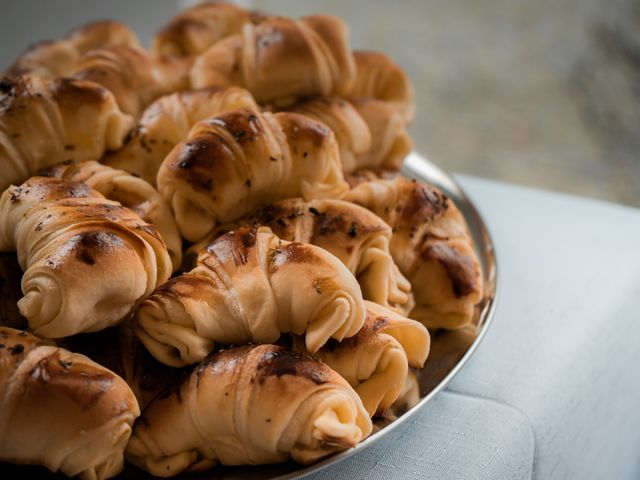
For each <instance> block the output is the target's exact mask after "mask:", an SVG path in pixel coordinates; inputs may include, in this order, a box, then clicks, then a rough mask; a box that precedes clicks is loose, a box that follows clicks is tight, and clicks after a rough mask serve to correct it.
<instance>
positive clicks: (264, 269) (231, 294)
mask: <svg viewBox="0 0 640 480" xmlns="http://www.w3.org/2000/svg"><path fill="white" fill-rule="evenodd" d="M364 320H365V305H364V300H363V299H362V293H361V291H360V286H359V285H358V282H357V281H356V279H355V278H354V277H353V275H351V273H350V272H349V270H347V268H346V267H345V266H344V265H343V264H342V263H341V262H340V260H338V259H337V258H336V257H334V256H333V255H331V254H330V253H329V252H327V251H325V250H323V249H321V248H319V247H315V246H313V245H307V244H303V243H296V242H293V243H291V242H287V241H284V240H281V239H280V238H278V237H277V236H275V235H274V234H273V233H272V232H271V230H270V229H269V228H267V227H260V228H254V227H244V228H241V229H238V230H235V231H233V232H229V233H227V234H225V235H223V236H222V237H220V238H218V239H217V240H216V241H214V242H213V243H212V244H211V245H210V246H209V247H208V248H207V249H206V250H204V251H203V252H202V253H200V255H199V256H198V262H197V266H196V267H195V268H194V269H193V270H191V271H190V272H188V273H185V274H184V275H181V276H179V277H175V278H172V279H171V280H169V281H168V282H167V283H165V284H164V285H162V286H160V288H158V289H157V290H156V291H155V292H154V293H153V294H152V295H151V296H150V297H149V298H147V299H146V300H145V301H144V302H142V304H141V305H140V307H139V308H138V310H137V311H136V314H135V317H134V331H135V333H136V335H137V336H138V338H139V339H140V340H141V341H142V343H144V345H145V347H147V349H148V350H149V352H151V354H152V355H153V356H154V357H155V358H156V359H158V360H159V361H160V362H162V363H164V364H166V365H169V366H174V367H180V366H184V365H188V364H193V363H197V362H199V361H201V360H202V359H203V358H204V357H205V356H206V355H207V354H208V353H209V352H211V351H212V350H213V348H214V346H215V344H216V343H220V344H224V345H232V344H235V345H242V344H245V343H248V342H261V343H269V342H274V341H276V340H277V339H278V338H279V337H280V335H281V333H283V332H291V333H294V334H297V335H303V334H304V336H305V344H306V347H307V349H308V351H310V352H311V353H314V352H316V351H317V350H318V349H319V348H320V347H321V346H322V345H324V344H325V343H326V342H327V341H328V340H329V338H335V339H336V340H342V339H343V338H346V337H349V336H352V335H355V334H356V333H357V332H358V330H360V328H361V327H362V324H363V323H364Z"/></svg>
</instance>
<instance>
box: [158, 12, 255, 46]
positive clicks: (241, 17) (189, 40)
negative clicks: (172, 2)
mask: <svg viewBox="0 0 640 480" xmlns="http://www.w3.org/2000/svg"><path fill="white" fill-rule="evenodd" d="M253 18H254V15H253V14H252V13H251V12H248V11H247V10H245V9H244V8H242V7H239V6H237V5H234V4H232V3H218V2H202V3H198V4H196V5H194V6H193V7H191V8H187V9H185V10H182V11H181V12H180V13H178V15H176V16H175V17H173V18H172V19H171V21H169V23H168V24H167V25H165V26H164V27H162V29H160V31H159V32H158V33H156V35H155V36H154V38H153V46H152V48H153V50H154V51H155V52H156V53H158V54H160V55H170V56H175V57H189V56H193V55H199V54H201V53H203V52H204V51H205V50H207V49H208V48H209V47H210V46H211V45H213V44H214V43H216V42H218V41H219V40H222V39H223V38H225V37H228V36H230V35H234V34H237V33H240V32H241V31H242V27H243V25H244V24H245V23H248V22H251V21H252V20H253Z"/></svg>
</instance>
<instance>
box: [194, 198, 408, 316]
mask: <svg viewBox="0 0 640 480" xmlns="http://www.w3.org/2000/svg"><path fill="white" fill-rule="evenodd" d="M243 225H264V226H267V227H269V228H271V230H272V231H273V232H274V233H275V234H276V235H277V236H278V237H280V238H281V239H283V240H287V241H289V242H301V243H310V244H311V245H316V246H318V247H321V248H323V249H325V250H326V251H328V252H329V253H331V254H332V255H335V256H336V257H337V258H338V259H339V260H340V261H341V262H342V263H343V264H344V265H345V266H346V267H347V268H348V269H349V271H350V272H351V273H352V274H353V275H354V276H355V277H356V279H357V280H358V283H359V284H360V288H361V289H362V296H363V297H364V298H365V299H368V300H372V301H374V302H376V303H379V304H381V305H385V306H388V307H390V308H393V309H396V310H398V311H399V312H401V313H405V314H406V313H409V312H410V311H411V309H412V308H413V305H414V303H413V296H412V294H411V284H410V283H409V281H408V280H407V279H406V278H404V277H403V276H402V274H401V273H400V270H398V267H397V266H396V265H395V263H394V262H393V258H391V254H390V253H389V242H390V240H391V227H389V225H387V224H386V223H384V221H383V220H382V219H381V218H380V217H378V216H377V215H375V214H373V213H372V212H370V211H369V210H367V209H366V208H363V207H361V206H359V205H355V204H353V203H350V202H345V201H342V200H333V199H320V200H311V201H310V202H305V201H304V200H302V199H300V198H291V199H287V200H281V201H279V202H276V203H273V204H270V205H265V206H263V207H261V208H259V209H258V210H256V211H255V212H253V213H251V214H249V215H247V216H246V217H243V218H242V219H240V220H238V221H236V222H232V223H228V224H224V225H221V226H220V227H216V228H215V229H214V230H213V232H212V233H211V234H210V235H208V236H207V238H206V239H205V240H203V241H201V242H199V243H197V244H195V245H193V246H192V247H191V248H190V249H189V250H188V253H187V257H189V258H188V260H190V261H191V262H193V261H194V260H195V258H194V257H196V256H197V254H198V253H199V252H201V251H203V250H205V249H206V248H207V247H208V246H209V244H210V243H211V242H212V241H213V240H215V239H216V238H217V237H219V236H220V235H222V234H223V233H226V232H228V231H231V230H234V229H236V228H239V227H241V226H243ZM192 258H193V259H194V260H192Z"/></svg>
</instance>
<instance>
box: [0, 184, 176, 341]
mask: <svg viewBox="0 0 640 480" xmlns="http://www.w3.org/2000/svg"><path fill="white" fill-rule="evenodd" d="M0 219H1V220H0V251H11V250H17V253H18V262H19V263H20V266H21V267H22V269H23V271H24V275H23V277H22V292H23V294H24V297H23V298H22V299H20V301H19V302H18V307H19V309H20V313H21V314H22V315H24V317H26V318H27V320H28V322H29V327H30V328H31V330H33V331H34V333H36V334H37V335H40V336H43V337H47V338H60V337H65V336H69V335H74V334H76V333H80V332H93V331H97V330H102V329H104V328H106V327H109V326H111V325H114V324H117V323H119V322H120V321H121V320H122V319H123V318H124V317H125V316H126V315H127V314H128V313H129V312H130V311H131V310H132V309H133V307H134V306H135V305H136V304H137V303H138V302H139V301H140V300H141V299H142V298H143V297H145V296H146V295H148V294H150V293H151V292H152V291H153V290H154V289H155V287H156V286H157V285H158V284H160V283H162V282H164V281H165V280H167V279H168V278H169V275H170V273H171V260H170V258H169V254H168V253H167V249H166V247H165V244H164V242H163V241H162V238H161V237H160V235H159V234H158V232H157V230H156V229H155V228H154V227H153V226H152V225H149V224H148V223H145V222H144V221H142V219H141V218H140V217H139V216H138V215H136V214H135V213H134V212H133V211H131V210H129V209H127V208H124V207H122V206H121V205H120V204H119V203H117V202H113V201H110V200H106V199H105V198H104V197H103V196H102V195H100V194H99V193H98V192H96V191H94V190H92V189H91V188H89V187H88V186H87V185H85V184H83V183H76V182H69V181H65V180H60V179H55V178H47V177H33V178H31V179H29V180H28V181H27V182H25V183H23V184H22V185H21V186H20V187H14V186H12V187H10V188H9V189H8V190H6V191H5V192H4V194H3V195H2V197H1V198H0Z"/></svg>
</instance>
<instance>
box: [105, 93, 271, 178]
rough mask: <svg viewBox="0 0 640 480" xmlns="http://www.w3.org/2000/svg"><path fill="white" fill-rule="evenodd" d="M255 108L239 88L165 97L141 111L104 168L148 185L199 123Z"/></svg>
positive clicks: (247, 94)
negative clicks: (134, 176)
mask: <svg viewBox="0 0 640 480" xmlns="http://www.w3.org/2000/svg"><path fill="white" fill-rule="evenodd" d="M246 107H248V108H258V106H257V104H256V103H255V101H254V100H253V97H252V96H251V94H250V93H249V92H248V91H246V90H244V89H242V88H239V87H230V88H226V89H220V88H215V87H214V88H204V89H200V90H190V91H186V92H178V93H173V94H171V95H165V96H163V97H160V98H159V99H158V100H156V101H155V102H153V103H152V104H151V105H149V107H148V108H147V109H146V110H145V111H144V113H143V114H142V117H141V119H140V122H139V123H138V125H137V126H136V128H134V129H133V130H132V131H131V132H130V134H129V135H128V136H127V137H126V138H125V140H124V145H123V147H122V148H120V149H119V150H117V151H115V152H112V153H108V154H107V156H106V158H105V159H104V160H103V161H104V162H105V163H107V164H108V165H110V166H112V167H115V168H121V169H123V170H127V171H130V172H133V173H135V174H137V175H139V176H141V177H142V178H144V179H145V180H146V181H147V182H149V183H150V184H151V185H155V184H156V176H157V174H158V169H159V168H160V165H161V164H162V161H163V160H164V159H165V157H166V156H167V155H168V154H169V153H170V152H171V150H172V149H173V148H174V147H175V146H176V145H177V144H178V143H180V142H181V141H183V140H185V139H186V138H187V136H188V134H189V130H191V128H192V127H193V126H194V125H195V124H196V123H197V122H199V121H201V120H204V119H206V118H208V117H211V116H215V115H219V114H222V113H224V112H227V111H230V110H236V109H239V108H246Z"/></svg>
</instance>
